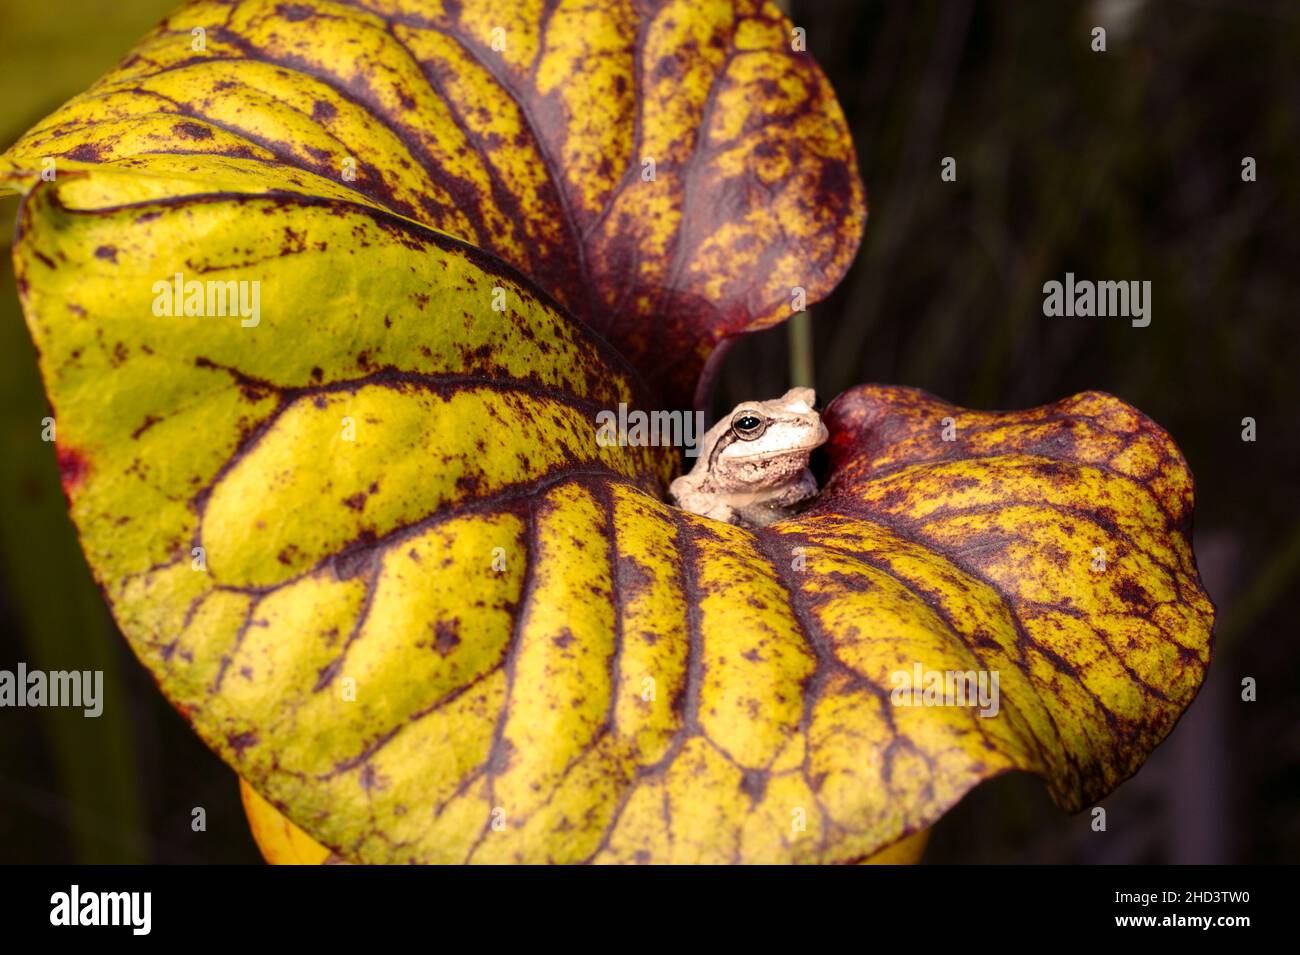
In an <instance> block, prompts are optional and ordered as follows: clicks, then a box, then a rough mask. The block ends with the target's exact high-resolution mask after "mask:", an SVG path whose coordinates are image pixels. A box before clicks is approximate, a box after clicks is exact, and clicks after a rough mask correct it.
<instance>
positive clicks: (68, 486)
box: [54, 447, 90, 495]
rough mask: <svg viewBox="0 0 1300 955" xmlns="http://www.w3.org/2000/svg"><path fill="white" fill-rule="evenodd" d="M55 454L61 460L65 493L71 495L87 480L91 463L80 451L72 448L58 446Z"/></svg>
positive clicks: (61, 475) (61, 476) (60, 468)
mask: <svg viewBox="0 0 1300 955" xmlns="http://www.w3.org/2000/svg"><path fill="white" fill-rule="evenodd" d="M54 455H55V458H56V459H57V460H58V462H59V480H60V481H62V483H63V493H64V494H68V495H71V494H72V492H73V491H75V490H77V489H78V488H80V487H81V485H82V484H83V483H84V482H85V480H86V474H87V473H88V472H89V471H90V463H89V462H88V461H87V460H86V459H85V457H84V456H83V455H82V454H81V452H80V451H74V450H73V449H72V448H58V447H56V448H55V449H54Z"/></svg>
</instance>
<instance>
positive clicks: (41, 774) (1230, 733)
mask: <svg viewBox="0 0 1300 955" xmlns="http://www.w3.org/2000/svg"><path fill="white" fill-rule="evenodd" d="M173 5H174V4H173V3H172V2H170V0H118V2H116V3H114V4H112V5H106V4H103V3H101V2H98V0H48V2H46V3H43V4H29V3H19V2H18V0H0V23H3V24H4V27H5V29H4V32H3V33H2V34H0V88H3V89H4V90H5V91H6V96H5V97H4V99H3V100H2V101H0V145H8V144H9V143H10V142H12V141H13V140H14V139H15V138H16V137H17V136H18V135H19V134H20V133H21V132H22V131H23V130H24V129H26V128H27V127H28V126H30V125H32V124H33V123H35V122H36V121H37V120H39V119H40V118H41V117H43V116H44V115H46V114H47V113H49V112H50V111H52V110H53V109H54V108H55V107H57V106H58V105H59V104H60V103H62V102H63V101H64V100H65V99H67V98H68V97H69V96H71V95H72V94H74V93H76V92H79V91H80V90H81V89H83V88H84V87H85V86H86V85H87V84H88V83H89V82H90V81H91V80H93V79H94V78H95V77H96V76H97V75H99V74H101V73H102V72H104V71H105V70H107V69H108V68H109V67H110V66H111V65H112V64H113V63H114V62H115V61H116V60H117V58H118V57H119V56H120V55H121V54H122V53H124V52H125V51H126V50H127V49H128V47H129V46H130V45H131V44H132V43H133V42H134V41H135V40H136V39H137V38H138V37H139V36H140V35H141V34H143V33H144V32H145V31H146V30H147V29H148V28H149V27H150V26H151V25H152V24H153V23H154V22H156V21H157V20H158V19H159V18H161V16H163V15H164V14H165V13H166V12H168V10H169V9H170V8H171V7H172V6H173ZM789 6H792V10H791V12H792V16H793V19H794V22H795V23H796V24H797V25H799V26H802V27H804V28H805V29H806V30H807V33H808V44H809V49H810V51H811V52H812V53H813V54H814V55H815V56H816V57H817V59H818V60H819V62H820V63H821V64H822V66H823V68H824V69H825V70H826V72H827V73H828V74H829V76H830V78H831V81H832V83H833V85H834V87H835V89H836V91H837V92H838V95H839V98H840V101H841V103H842V104H843V106H844V109H845V112H846V114H847V115H848V119H849V123H850V125H851V127H852V129H853V132H854V136H855V139H856V142H857V148H858V156H859V162H860V165H861V169H862V175H863V178H864V180H865V182H866V185H867V195H868V202H869V205H870V210H871V212H870V218H869V221H868V225H867V231H866V236H865V239H864V242H863V247H862V251H861V253H860V255H859V257H858V259H857V262H856V263H855V265H854V267H853V269H852V271H851V272H850V273H849V275H848V277H847V278H846V279H845V281H844V282H843V283H842V285H841V286H840V288H839V289H838V290H837V291H836V292H835V294H834V295H833V296H832V297H831V298H830V299H829V300H828V301H826V302H824V303H821V304H819V305H817V306H815V307H814V308H813V316H814V318H813V322H812V337H813V342H814V348H813V355H814V369H815V381H816V385H817V390H818V392H819V394H820V396H821V398H822V400H823V401H827V400H829V399H830V398H833V397H834V396H835V395H836V394H838V393H839V392H841V391H843V390H844V389H846V388H848V387H851V386H853V385H855V384H859V383H863V382H890V383H899V384H907V385H915V386H919V387H922V388H925V389H927V390H929V391H932V392H934V393H935V394H937V395H940V396H942V397H944V398H946V399H948V400H951V401H954V402H956V403H958V404H962V405H967V406H971V407H977V408H987V409H994V408H1002V409H1007V408H1020V407H1026V406H1030V405H1037V404H1042V403H1045V402H1050V401H1054V400H1056V399H1058V398H1062V397H1065V396H1067V395H1070V394H1074V393H1075V392H1078V391H1082V390H1085V389H1092V388H1095V389H1101V390H1104V391H1109V392H1111V393H1113V394H1115V395H1118V396H1119V397H1121V398H1123V399H1124V400H1126V401H1128V402H1130V403H1132V404H1134V405H1136V406H1137V407H1139V408H1141V409H1142V410H1143V411H1144V412H1146V413H1147V414H1148V415H1150V416H1151V417H1152V418H1154V419H1155V420H1156V421H1158V422H1159V423H1160V424H1162V425H1163V426H1164V427H1166V428H1167V429H1168V430H1169V431H1170V432H1171V433H1172V434H1173V435H1174V437H1175V439H1176V440H1177V441H1178V443H1179V445H1180V446H1181V447H1182V450H1183V452H1184V454H1185V455H1186V457H1187V459H1188V461H1189V462H1190V464H1191V467H1192V471H1193V473H1194V474H1195V476H1196V480H1197V514H1196V553H1197V558H1198V560H1199V563H1200V567H1201V571H1202V574H1203V576H1204V579H1205V583H1206V587H1207V589H1208V590H1209V592H1210V595H1211V597H1212V598H1213V599H1214V601H1215V603H1216V604H1217V606H1218V608H1219V623H1218V628H1217V635H1216V646H1215V653H1214V662H1213V665H1212V666H1211V668H1210V673H1209V677H1208V679H1207V682H1206V684H1205V686H1204V688H1203V689H1202V691H1201V693H1200V695H1199V696H1198V697H1197V699H1196V702H1195V703H1194V704H1193V706H1192V707H1191V709H1190V710H1189V711H1188V712H1187V714H1186V715H1185V716H1184V717H1183V719H1182V721H1181V722H1180V723H1179V725H1178V727H1177V728H1176V730H1175V731H1174V733H1173V734H1172V736H1171V737H1170V738H1169V739H1168V740H1167V741H1166V742H1165V743H1164V744H1163V745H1162V746H1161V747H1160V748H1159V749H1158V750H1157V751H1156V752H1155V754H1154V755H1153V756H1152V757H1151V759H1150V760H1148V762H1147V763H1146V765H1145V766H1144V767H1143V769H1142V770H1141V772H1139V774H1138V775H1137V776H1136V777H1134V778H1133V779H1132V780H1130V781H1129V782H1127V783H1125V784H1124V785H1123V786H1121V787H1120V789H1119V790H1118V791H1117V792H1116V793H1114V794H1113V795H1112V796H1110V797H1109V798H1108V799H1106V800H1105V801H1104V802H1103V803H1102V805H1104V806H1105V807H1106V809H1107V815H1108V831H1107V832H1106V833H1094V832H1093V831H1092V830H1091V828H1090V821H1091V820H1090V816H1089V815H1088V814H1087V813H1084V814H1079V815H1074V816H1067V815H1065V814H1063V813H1061V812H1060V811H1059V810H1057V809H1056V808H1055V806H1054V805H1053V804H1052V803H1051V801H1050V799H1049V798H1048V797H1047V795H1046V793H1045V790H1044V787H1043V786H1042V784H1041V783H1040V782H1039V781H1038V780H1036V779H1034V778H1030V777H1025V776H1012V777H1004V778H1002V779H998V780H995V781H993V782H990V783H988V784H986V785H984V786H982V787H980V788H979V789H978V790H976V791H975V792H974V793H972V794H971V795H970V796H969V797H968V798H967V799H966V800H965V801H964V802H963V803H962V804H961V805H960V806H958V807H957V808H956V809H955V810H954V811H953V812H951V813H950V814H949V815H948V816H947V817H946V818H945V819H944V820H943V821H942V822H941V823H940V824H939V825H938V826H937V827H936V830H935V834H934V838H933V840H932V842H931V846H930V849H929V851H928V853H927V856H926V859H927V861H929V862H967V861H994V862H999V861H1029V862H1284V861H1295V860H1297V859H1300V851H1298V850H1300V644H1298V643H1297V639H1296V636H1297V625H1296V623H1295V621H1294V605H1293V604H1291V601H1292V600H1294V598H1295V595H1296V593H1297V590H1298V589H1300V588H1298V587H1297V581H1298V580H1300V507H1297V495H1298V494H1300V416H1298V414H1300V400H1298V399H1300V373H1298V369H1300V345H1298V344H1297V334H1296V331H1295V330H1294V328H1293V326H1294V325H1295V324H1296V318H1297V309H1296V303H1297V301H1298V300H1300V237H1297V235H1296V234H1295V229H1296V227H1297V223H1300V5H1298V4H1295V3H1293V2H1286V0H1280V2H1262V0H1261V2H1253V0H1102V2H1090V3H1070V2H1052V3H1026V2H1015V0H1004V2H973V0H895V2H865V0H803V2H800V0H794V2H793V3H792V4H790V5H789ZM1096 26H1101V27H1104V28H1106V30H1107V51H1106V52H1105V53H1094V52H1093V51H1092V50H1091V47H1090V44H1091V41H1092V36H1091V31H1092V29H1093V28H1094V27H1096ZM946 156H951V157H953V158H955V159H956V161H957V181H956V182H943V181H941V180H940V175H939V174H940V163H941V161H942V159H943V158H944V157H946ZM1247 156H1250V157H1253V158H1254V159H1255V160H1256V164H1257V180H1256V181H1255V182H1243V181H1242V178H1241V168H1242V167H1241V162H1242V159H1243V158H1244V157H1247ZM15 208H16V204H15V201H14V200H13V199H7V200H3V201H0V214H2V215H3V218H4V220H5V221H6V222H12V217H13V213H14V209H15ZM10 234H11V230H9V231H7V233H6V235H5V236H4V239H3V242H4V245H5V250H4V251H5V252H6V253H7V251H8V248H7V246H8V243H9V241H10ZM6 260H7V255H6ZM1066 271H1073V272H1074V273H1075V274H1076V275H1077V276H1079V277H1080V278H1094V279H1116V280H1118V279H1137V280H1149V281H1151V283H1152V285H1153V313H1152V314H1153V318H1152V322H1151V324H1150V326H1149V327H1147V328H1140V329H1139V328H1133V327H1131V326H1130V324H1129V323H1128V322H1127V321H1122V320H1117V319H1077V320H1075V319H1062V318H1056V319H1048V318H1044V317H1043V314H1042V286H1043V283H1044V282H1046V281H1048V280H1050V279H1053V278H1056V279H1060V278H1062V277H1063V276H1064V273H1065V272H1066ZM790 350H791V336H790V332H789V330H788V329H786V328H779V329H774V330H771V331H768V332H764V333H761V334H758V335H754V336H749V337H748V338H746V339H743V340H741V341H740V342H739V343H738V344H737V345H736V346H735V347H734V348H733V349H732V351H731V353H730V354H729V355H728V358H727V361H726V364H725V366H724V368H723V374H722V377H721V381H720V384H719V388H718V393H717V396H716V401H715V405H716V408H717V409H723V410H725V409H726V408H729V407H731V406H732V405H734V404H736V403H737V402H739V401H741V400H744V399H748V398H754V397H767V396H770V395H774V394H777V393H779V392H780V391H781V390H783V389H784V388H785V387H786V386H787V384H788V383H789V379H788V376H787V375H786V374H785V373H784V372H785V369H786V368H788V367H789V365H790V358H789V355H790ZM0 362H2V363H3V365H2V367H0V394H2V400H3V403H4V405H3V406H4V408H5V410H6V414H5V415H4V417H3V428H2V429H0V434H2V438H0V440H2V441H3V445H2V446H0V457H2V459H3V463H2V464H0V521H2V522H0V666H3V667H7V668H12V667H13V665H14V664H15V663H16V662H17V661H18V660H26V661H27V663H28V664H29V666H31V667H38V668H43V669H65V668H74V667H75V668H100V669H103V670H104V671H105V681H106V693H107V695H108V696H110V697H113V698H124V697H125V698H129V699H131V700H132V701H133V706H132V708H131V709H130V711H125V710H124V709H123V708H121V707H107V708H106V709H105V711H104V715H103V716H102V717H101V718H100V719H98V720H87V719H83V718H82V717H81V716H80V715H79V713H77V714H74V713H72V712H69V711H64V710H55V709H44V710H40V711H18V710H0V862H54V861H162V862H233V861H254V860H256V859H258V858H259V856H258V855H257V852H256V849H255V847H254V846H253V844H252V841H251V839H250V837H249V836H248V832H247V827H246V825H245V824H244V821H243V814H242V811H241V810H240V807H239V797H238V790H237V784H236V779H235V777H234V775H233V773H232V772H231V771H230V770H228V769H227V768H226V767H225V766H224V765H223V764H222V763H221V762H220V761H219V760H218V759H217V758H216V757H215V756H212V755H211V754H210V753H208V751H207V750H206V749H205V748H204V747H203V745H202V744H201V743H200V742H199V740H198V739H197V737H196V736H194V734H193V733H192V732H191V731H190V730H189V728H188V727H187V726H186V725H185V724H184V722H183V721H182V720H181V719H180V717H179V716H177V715H176V714H175V713H174V712H173V711H172V710H171V708H170V707H169V706H168V705H167V704H166V703H165V701H164V700H163V698H162V696H161V694H160V693H159V692H158V690H157V689H156V687H155V686H154V684H153V682H152V679H151V678H150V677H149V675H148V674H147V673H146V672H145V670H144V669H143V668H142V667H141V666H140V665H139V664H138V663H136V661H135V659H134V657H132V656H131V654H130V652H129V650H128V649H127V645H126V643H125V641H124V640H122V639H121V637H120V636H119V635H117V633H116V631H115V630H114V627H113V624H112V622H111V620H110V619H109V617H108V614H107V612H106V611H105V609H104V607H103V603H102V600H101V599H100V596H99V594H98V592H97V591H96V589H95V587H94V585H93V583H92V582H91V580H90V575H89V572H88V571H87V570H86V568H85V565H84V561H83V560H82V558H81V555H80V551H79V549H78V547H77V544H76V541H75V538H74V536H73V532H72V528H71V526H70V524H69V522H68V520H67V517H66V512H65V509H64V505H63V501H62V497H61V495H60V492H59V487H58V480H57V472H56V468H55V465H54V456H53V450H52V447H51V446H50V445H48V444H44V443H42V442H40V441H39V440H38V439H39V428H38V427H37V426H36V425H35V424H34V422H39V420H40V418H41V417H42V416H44V415H45V414H46V409H45V403H44V398H43V395H42V392H41V388H40V383H39V379H38V377H37V374H36V368H35V360H34V355H33V351H32V347H31V344H30V341H29V340H28V338H27V335H26V331H25V329H24V328H23V325H22V320H21V316H20V314H19V310H18V305H17V300H16V296H15V293H14V288H13V276H12V273H11V271H10V269H9V268H8V267H5V268H3V269H0ZM1247 416H1249V417H1253V418H1254V419H1255V420H1256V422H1257V427H1258V438H1257V440H1256V441H1255V442H1254V443H1245V442H1243V441H1242V439H1241V432H1242V424H1241V420H1242V418H1244V417H1247ZM1247 676H1249V677H1254V678H1255V679H1256V680H1257V681H1258V685H1259V691H1258V696H1259V698H1258V702H1254V703H1245V702H1242V701H1241V700H1240V682H1241V680H1242V678H1243V677H1247ZM113 687H115V688H113ZM197 806H202V807H204V808H205V809H206V811H207V823H208V829H207V832H204V833H195V832H192V831H191V828H190V819H191V811H192V809H193V808H194V807H197Z"/></svg>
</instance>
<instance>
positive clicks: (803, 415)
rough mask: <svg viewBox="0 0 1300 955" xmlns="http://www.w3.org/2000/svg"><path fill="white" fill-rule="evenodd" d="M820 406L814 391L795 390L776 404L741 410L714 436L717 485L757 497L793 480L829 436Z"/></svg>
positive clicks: (713, 467) (754, 403) (747, 404)
mask: <svg viewBox="0 0 1300 955" xmlns="http://www.w3.org/2000/svg"><path fill="white" fill-rule="evenodd" d="M816 400H817V395H816V394H815V393H814V392H813V390H812V389H811V388H791V389H790V390H789V391H787V392H786V393H785V394H784V395H782V396H781V397H780V398H776V399H773V400H772V401H747V402H745V403H744V404H741V405H739V406H737V407H736V409H735V410H734V411H733V412H731V414H730V415H729V416H728V417H727V418H724V419H723V420H722V421H720V422H718V424H717V425H715V426H714V427H713V429H712V430H711V432H710V437H714V439H715V440H714V442H713V447H712V448H711V449H709V465H708V467H709V473H710V476H711V477H712V479H713V483H714V484H716V485H719V486H721V487H724V488H728V489H731V490H734V491H758V490H763V489H766V488H773V487H779V486H781V485H782V484H785V483H788V482H790V481H792V480H794V479H795V478H796V477H797V476H798V475H799V473H800V472H802V471H803V469H804V468H806V467H807V466H808V455H809V454H811V453H812V451H813V449H814V448H817V447H820V446H821V445H822V444H823V443H824V442H825V441H826V438H827V435H828V432H827V431H826V426H825V425H824V424H822V419H821V415H819V414H818V413H817V412H816V411H814V410H813V404H814V403H815V402H816ZM706 444H707V442H706Z"/></svg>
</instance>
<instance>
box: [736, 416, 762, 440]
mask: <svg viewBox="0 0 1300 955" xmlns="http://www.w3.org/2000/svg"><path fill="white" fill-rule="evenodd" d="M731 430H732V431H733V432H734V433H735V435H736V437H738V438H739V439H740V440H741V441H753V440H754V439H755V438H757V437H758V436H759V435H761V434H762V433H763V432H764V431H766V430H767V419H766V418H763V417H760V416H759V415H756V414H754V412H752V411H742V412H741V413H740V414H738V415H736V417H734V418H732V419H731Z"/></svg>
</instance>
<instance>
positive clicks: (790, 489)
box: [769, 468, 817, 508]
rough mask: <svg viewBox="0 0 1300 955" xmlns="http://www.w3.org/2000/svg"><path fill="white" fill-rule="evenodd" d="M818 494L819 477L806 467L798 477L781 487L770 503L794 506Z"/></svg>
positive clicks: (775, 505)
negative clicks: (814, 475)
mask: <svg viewBox="0 0 1300 955" xmlns="http://www.w3.org/2000/svg"><path fill="white" fill-rule="evenodd" d="M816 496H817V479H816V478H815V477H813V473H812V471H810V470H809V469H808V468H804V469H803V471H802V472H801V473H800V474H799V476H798V477H797V478H795V479H794V480H793V481H791V482H790V483H789V484H788V485H786V486H785V487H784V488H782V489H781V492H780V493H779V494H777V495H776V496H775V497H773V498H770V499H769V503H770V504H772V505H773V506H774V507H778V508H792V507H794V505H796V504H798V503H799V502H801V501H806V500H808V498H810V497H816Z"/></svg>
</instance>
